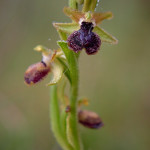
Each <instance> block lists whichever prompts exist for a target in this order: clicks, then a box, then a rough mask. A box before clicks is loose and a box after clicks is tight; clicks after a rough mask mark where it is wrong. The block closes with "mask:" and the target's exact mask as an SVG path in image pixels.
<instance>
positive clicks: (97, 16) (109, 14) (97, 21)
mask: <svg viewBox="0 0 150 150" xmlns="http://www.w3.org/2000/svg"><path fill="white" fill-rule="evenodd" d="M112 17H113V14H112V12H109V11H108V12H104V13H92V20H93V21H94V22H95V24H96V25H98V24H100V23H101V22H102V21H103V20H105V19H112Z"/></svg>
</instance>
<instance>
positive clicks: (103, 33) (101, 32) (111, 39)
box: [93, 26, 118, 44]
mask: <svg viewBox="0 0 150 150" xmlns="http://www.w3.org/2000/svg"><path fill="white" fill-rule="evenodd" d="M93 32H95V33H97V34H98V35H99V36H100V38H101V40H102V42H107V43H110V44H117V43H118V40H117V39H116V38H115V37H113V36H112V35H111V34H109V33H107V32H106V31H105V30H103V29H102V28H100V27H98V26H96V27H95V28H94V30H93Z"/></svg>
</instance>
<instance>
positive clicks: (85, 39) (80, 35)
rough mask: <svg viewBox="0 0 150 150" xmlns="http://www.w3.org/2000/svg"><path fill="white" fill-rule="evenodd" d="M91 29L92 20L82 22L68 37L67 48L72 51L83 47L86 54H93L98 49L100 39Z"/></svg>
mask: <svg viewBox="0 0 150 150" xmlns="http://www.w3.org/2000/svg"><path fill="white" fill-rule="evenodd" d="M92 30H93V23H92V22H82V23H81V27H80V29H79V30H78V31H75V32H73V33H72V34H71V35H70V36H69V37H68V40H67V41H68V45H69V48H70V49H72V50H73V51H74V52H78V51H81V50H82V49H83V48H85V51H86V53H87V54H88V55H92V54H95V53H96V52H97V51H98V50H99V49H100V45H101V40H100V37H99V36H98V35H97V34H96V33H94V32H92Z"/></svg>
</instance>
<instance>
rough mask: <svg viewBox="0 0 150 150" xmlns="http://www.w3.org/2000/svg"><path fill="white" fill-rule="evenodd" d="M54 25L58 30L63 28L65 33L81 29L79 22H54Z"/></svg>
mask: <svg viewBox="0 0 150 150" xmlns="http://www.w3.org/2000/svg"><path fill="white" fill-rule="evenodd" d="M53 26H54V27H55V28H56V29H57V30H61V31H63V32H65V33H68V34H71V33H72V32H74V31H76V30H79V28H80V26H79V24H77V23H53Z"/></svg>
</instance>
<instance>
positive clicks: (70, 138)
mask: <svg viewBox="0 0 150 150" xmlns="http://www.w3.org/2000/svg"><path fill="white" fill-rule="evenodd" d="M70 121H71V116H70V114H68V116H67V120H66V122H67V123H66V125H67V126H66V134H67V140H68V142H69V144H70V145H71V146H72V147H74V148H75V145H74V137H73V134H72V128H71V123H70Z"/></svg>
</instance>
